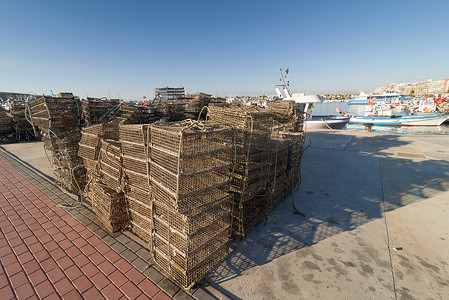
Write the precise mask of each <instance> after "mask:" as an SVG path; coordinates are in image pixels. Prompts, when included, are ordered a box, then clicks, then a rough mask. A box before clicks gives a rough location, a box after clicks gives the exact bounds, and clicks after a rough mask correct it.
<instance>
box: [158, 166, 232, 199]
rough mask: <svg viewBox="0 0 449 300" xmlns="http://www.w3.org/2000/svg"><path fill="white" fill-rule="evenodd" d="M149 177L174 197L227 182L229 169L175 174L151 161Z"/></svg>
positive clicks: (194, 192)
mask: <svg viewBox="0 0 449 300" xmlns="http://www.w3.org/2000/svg"><path fill="white" fill-rule="evenodd" d="M150 179H151V182H152V185H159V186H160V187H161V188H163V189H165V190H166V191H167V192H168V193H170V194H171V195H172V197H174V198H175V199H176V198H178V197H179V196H187V195H191V194H196V193H199V192H201V191H204V190H207V189H210V188H213V187H219V186H223V185H225V184H227V183H228V181H229V169H228V168H220V169H218V170H211V171H208V172H202V173H196V174H175V173H173V172H170V171H168V170H167V169H165V168H163V167H161V166H159V165H157V164H156V163H154V162H151V167H150Z"/></svg>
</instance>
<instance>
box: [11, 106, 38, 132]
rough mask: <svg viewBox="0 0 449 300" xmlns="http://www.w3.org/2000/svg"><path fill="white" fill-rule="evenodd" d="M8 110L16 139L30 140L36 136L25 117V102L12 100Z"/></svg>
mask: <svg viewBox="0 0 449 300" xmlns="http://www.w3.org/2000/svg"><path fill="white" fill-rule="evenodd" d="M10 112H11V115H12V127H13V130H14V132H15V134H16V138H17V140H18V141H30V140H33V139H35V138H36V136H34V133H33V126H32V125H31V124H30V122H28V120H27V119H26V117H25V102H23V101H13V102H12V103H11V108H10Z"/></svg>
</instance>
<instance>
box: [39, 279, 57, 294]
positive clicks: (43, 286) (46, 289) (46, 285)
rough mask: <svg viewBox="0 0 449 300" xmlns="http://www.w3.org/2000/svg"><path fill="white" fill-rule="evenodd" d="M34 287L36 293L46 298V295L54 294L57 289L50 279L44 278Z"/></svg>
mask: <svg viewBox="0 0 449 300" xmlns="http://www.w3.org/2000/svg"><path fill="white" fill-rule="evenodd" d="M34 289H35V290H36V293H37V295H38V296H39V298H45V297H46V296H48V295H50V294H52V293H53V292H54V291H55V289H54V288H53V285H52V284H51V283H50V281H48V280H44V281H43V282H41V283H40V284H38V285H35V287H34Z"/></svg>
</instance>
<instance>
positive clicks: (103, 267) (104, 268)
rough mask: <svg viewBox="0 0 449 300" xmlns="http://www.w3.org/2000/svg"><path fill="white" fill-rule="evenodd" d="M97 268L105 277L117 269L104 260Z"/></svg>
mask: <svg viewBox="0 0 449 300" xmlns="http://www.w3.org/2000/svg"><path fill="white" fill-rule="evenodd" d="M98 268H99V269H100V270H101V271H102V272H103V273H104V274H106V275H109V274H111V273H112V272H114V271H115V270H116V269H117V268H116V267H114V265H112V264H111V263H110V262H109V261H107V260H105V261H104V262H102V263H101V264H99V265H98Z"/></svg>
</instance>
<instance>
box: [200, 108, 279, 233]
mask: <svg viewBox="0 0 449 300" xmlns="http://www.w3.org/2000/svg"><path fill="white" fill-rule="evenodd" d="M207 118H208V120H210V121H211V122H213V123H217V124H225V125H229V126H231V127H233V128H234V129H235V132H236V134H235V143H236V152H235V166H234V167H233V174H232V182H231V191H232V193H233V194H234V210H233V231H232V233H233V237H234V238H237V239H238V238H242V237H244V236H245V235H246V234H247V233H248V232H249V231H250V230H251V229H252V228H253V227H254V226H255V225H257V224H258V223H259V222H260V221H262V220H263V218H264V216H265V213H266V207H267V201H268V199H267V184H268V179H269V169H270V168H269V167H270V152H269V151H268V148H267V145H268V142H269V140H270V134H271V129H272V126H273V117H272V115H271V113H269V112H267V111H264V110H257V109H255V108H247V107H242V106H232V107H218V106H209V108H208V114H207Z"/></svg>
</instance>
